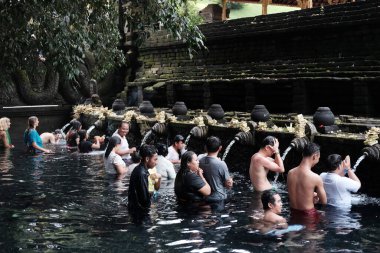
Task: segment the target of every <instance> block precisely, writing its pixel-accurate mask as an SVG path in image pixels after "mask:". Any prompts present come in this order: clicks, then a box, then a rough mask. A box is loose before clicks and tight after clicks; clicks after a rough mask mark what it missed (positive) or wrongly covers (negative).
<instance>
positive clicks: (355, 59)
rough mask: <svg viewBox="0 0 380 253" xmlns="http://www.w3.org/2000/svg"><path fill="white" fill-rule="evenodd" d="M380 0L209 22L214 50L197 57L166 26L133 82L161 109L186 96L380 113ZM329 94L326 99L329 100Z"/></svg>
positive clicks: (247, 106)
mask: <svg viewBox="0 0 380 253" xmlns="http://www.w3.org/2000/svg"><path fill="white" fill-rule="evenodd" d="M379 13H380V1H379V0H375V1H360V2H356V3H349V4H340V5H333V6H325V7H323V8H322V7H320V8H313V9H306V10H301V11H293V12H288V13H280V14H273V15H267V16H259V17H254V18H244V19H238V20H232V21H227V22H217V23H212V24H207V25H202V26H201V30H202V31H203V33H204V35H205V37H206V46H207V48H208V50H205V51H201V52H198V53H197V54H195V55H194V57H193V59H189V54H188V51H187V48H186V45H185V44H183V43H182V42H179V41H175V40H173V39H172V38H171V37H170V36H168V35H167V34H166V33H165V32H164V31H159V32H157V33H156V34H154V35H152V36H151V38H150V39H149V40H148V41H147V42H146V43H145V45H144V47H142V48H141V50H140V58H139V60H140V61H141V62H142V63H143V67H142V68H141V69H140V70H139V72H138V73H137V75H136V77H137V78H136V80H135V81H134V82H131V83H129V84H128V85H127V88H126V91H128V86H138V87H140V89H139V92H140V98H142V97H144V99H149V100H151V101H152V103H153V104H154V105H155V106H162V107H164V106H171V105H172V104H173V103H174V102H175V101H185V102H186V104H187V106H188V107H189V108H192V109H196V108H208V106H210V104H212V103H220V104H222V106H223V108H225V109H226V110H240V111H250V110H251V109H252V108H253V106H254V105H255V104H265V105H266V106H267V108H268V109H269V111H270V112H272V113H287V112H290V111H293V112H298V113H303V114H312V113H314V111H315V110H316V108H317V107H319V106H322V105H323V106H329V107H330V108H331V109H332V110H333V112H334V113H337V114H354V115H356V116H379V115H380V114H379V113H380V112H379V111H378V110H377V109H376V108H379V107H380V101H379V99H377V95H376V94H378V93H379V92H380V88H379V87H380V86H379V85H378V84H379V80H380V79H379V77H380V47H379V45H380V15H379ZM321 98H323V100H322V99H321Z"/></svg>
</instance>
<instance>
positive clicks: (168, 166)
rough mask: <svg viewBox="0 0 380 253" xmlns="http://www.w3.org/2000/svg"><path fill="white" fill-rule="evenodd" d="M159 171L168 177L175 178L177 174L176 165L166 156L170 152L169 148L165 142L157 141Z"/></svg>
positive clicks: (164, 176)
mask: <svg viewBox="0 0 380 253" xmlns="http://www.w3.org/2000/svg"><path fill="white" fill-rule="evenodd" d="M156 148H157V154H158V158H157V165H156V168H157V173H158V174H160V175H161V177H163V178H166V179H174V178H175V176H176V173H175V170H174V165H173V163H171V162H170V161H169V160H168V159H166V157H165V156H167V154H168V148H167V147H166V145H165V144H162V143H157V144H156Z"/></svg>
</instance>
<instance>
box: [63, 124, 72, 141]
mask: <svg viewBox="0 0 380 253" xmlns="http://www.w3.org/2000/svg"><path fill="white" fill-rule="evenodd" d="M68 126H70V123H67V124H66V125H64V126H63V127H62V128H61V134H62V137H63V139H65V138H66V134H65V130H66V128H67V127H68Z"/></svg>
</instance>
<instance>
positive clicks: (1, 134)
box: [0, 117, 14, 148]
mask: <svg viewBox="0 0 380 253" xmlns="http://www.w3.org/2000/svg"><path fill="white" fill-rule="evenodd" d="M10 127H11V120H10V119H9V118H7V117H3V118H1V119H0V148H14V146H13V145H12V141H11V136H10V135H9V132H8V130H9V128H10Z"/></svg>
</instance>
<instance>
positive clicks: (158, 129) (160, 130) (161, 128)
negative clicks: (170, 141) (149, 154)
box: [141, 122, 167, 145]
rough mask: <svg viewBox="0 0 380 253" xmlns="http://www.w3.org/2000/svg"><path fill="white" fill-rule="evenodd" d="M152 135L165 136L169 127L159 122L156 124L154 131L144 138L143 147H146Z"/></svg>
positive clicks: (151, 130) (150, 131)
mask: <svg viewBox="0 0 380 253" xmlns="http://www.w3.org/2000/svg"><path fill="white" fill-rule="evenodd" d="M152 133H155V134H158V135H164V134H166V133H167V127H166V124H165V123H160V122H157V123H156V124H154V126H153V127H152V129H150V130H149V131H148V132H147V133H146V134H145V135H144V137H143V139H142V141H141V145H144V144H145V143H146V140H147V139H148V138H149V136H151V135H152Z"/></svg>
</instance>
